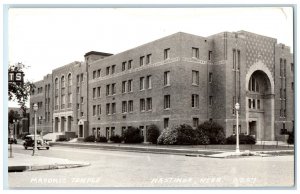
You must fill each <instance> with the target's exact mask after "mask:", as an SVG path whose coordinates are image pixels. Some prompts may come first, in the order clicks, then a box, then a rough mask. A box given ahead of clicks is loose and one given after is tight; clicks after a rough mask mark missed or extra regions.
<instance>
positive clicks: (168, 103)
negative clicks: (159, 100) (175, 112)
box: [164, 95, 171, 109]
mask: <svg viewBox="0 0 300 194" xmlns="http://www.w3.org/2000/svg"><path fill="white" fill-rule="evenodd" d="M170 107H171V97H170V95H165V96H164V109H169V108H170Z"/></svg>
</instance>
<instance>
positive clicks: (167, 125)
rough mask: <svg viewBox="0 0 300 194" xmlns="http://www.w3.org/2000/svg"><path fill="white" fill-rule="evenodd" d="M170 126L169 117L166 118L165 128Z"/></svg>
mask: <svg viewBox="0 0 300 194" xmlns="http://www.w3.org/2000/svg"><path fill="white" fill-rule="evenodd" d="M167 128H169V118H164V129H167Z"/></svg>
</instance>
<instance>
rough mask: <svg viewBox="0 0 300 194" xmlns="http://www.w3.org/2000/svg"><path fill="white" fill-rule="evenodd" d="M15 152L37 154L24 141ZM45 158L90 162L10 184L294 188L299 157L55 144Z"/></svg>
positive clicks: (19, 177) (12, 176)
mask: <svg viewBox="0 0 300 194" xmlns="http://www.w3.org/2000/svg"><path fill="white" fill-rule="evenodd" d="M14 152H17V153H23V154H31V153H32V150H24V149H23V148H22V147H21V146H20V145H15V146H14ZM39 155H41V156H49V157H57V158H66V159H70V160H81V161H86V162H90V163H91V165H90V166H87V167H81V168H73V169H60V170H47V171H28V172H19V173H9V175H8V181H9V187H11V188H15V187H252V186H255V187H265V186H268V187H269V186H273V187H274V186H276V187H278V186H292V185H293V183H294V157H293V156H277V157H249V158H239V159H215V158H202V157H187V156H181V155H164V154H152V153H135V152H121V151H105V150H96V149H94V150H93V149H78V148H66V147H52V148H50V150H41V151H39Z"/></svg>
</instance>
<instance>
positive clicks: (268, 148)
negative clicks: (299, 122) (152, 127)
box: [50, 142, 294, 156]
mask: <svg viewBox="0 0 300 194" xmlns="http://www.w3.org/2000/svg"><path fill="white" fill-rule="evenodd" d="M50 145H52V146H54V147H55V146H66V147H74V148H87V149H88V148H91V149H104V150H120V151H132V152H151V153H163V154H167V153H169V154H180V155H182V154H184V155H186V154H199V155H206V156H208V155H213V154H220V153H224V152H232V151H235V145H153V144H123V143H94V142H72V143H71V142H53V143H50ZM240 150H241V151H245V150H250V151H255V152H260V153H264V152H274V153H276V154H277V155H278V154H280V153H282V152H283V153H284V154H286V153H289V154H293V153H294V147H291V146H277V145H240Z"/></svg>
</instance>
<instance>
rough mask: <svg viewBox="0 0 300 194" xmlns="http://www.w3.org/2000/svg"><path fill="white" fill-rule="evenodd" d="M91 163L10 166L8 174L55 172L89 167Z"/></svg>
mask: <svg viewBox="0 0 300 194" xmlns="http://www.w3.org/2000/svg"><path fill="white" fill-rule="evenodd" d="M89 165H90V163H74V164H47V165H32V166H30V165H28V166H26V165H24V166H23V165H22V166H8V172H23V171H37V170H53V169H65V168H78V167H83V166H89Z"/></svg>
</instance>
